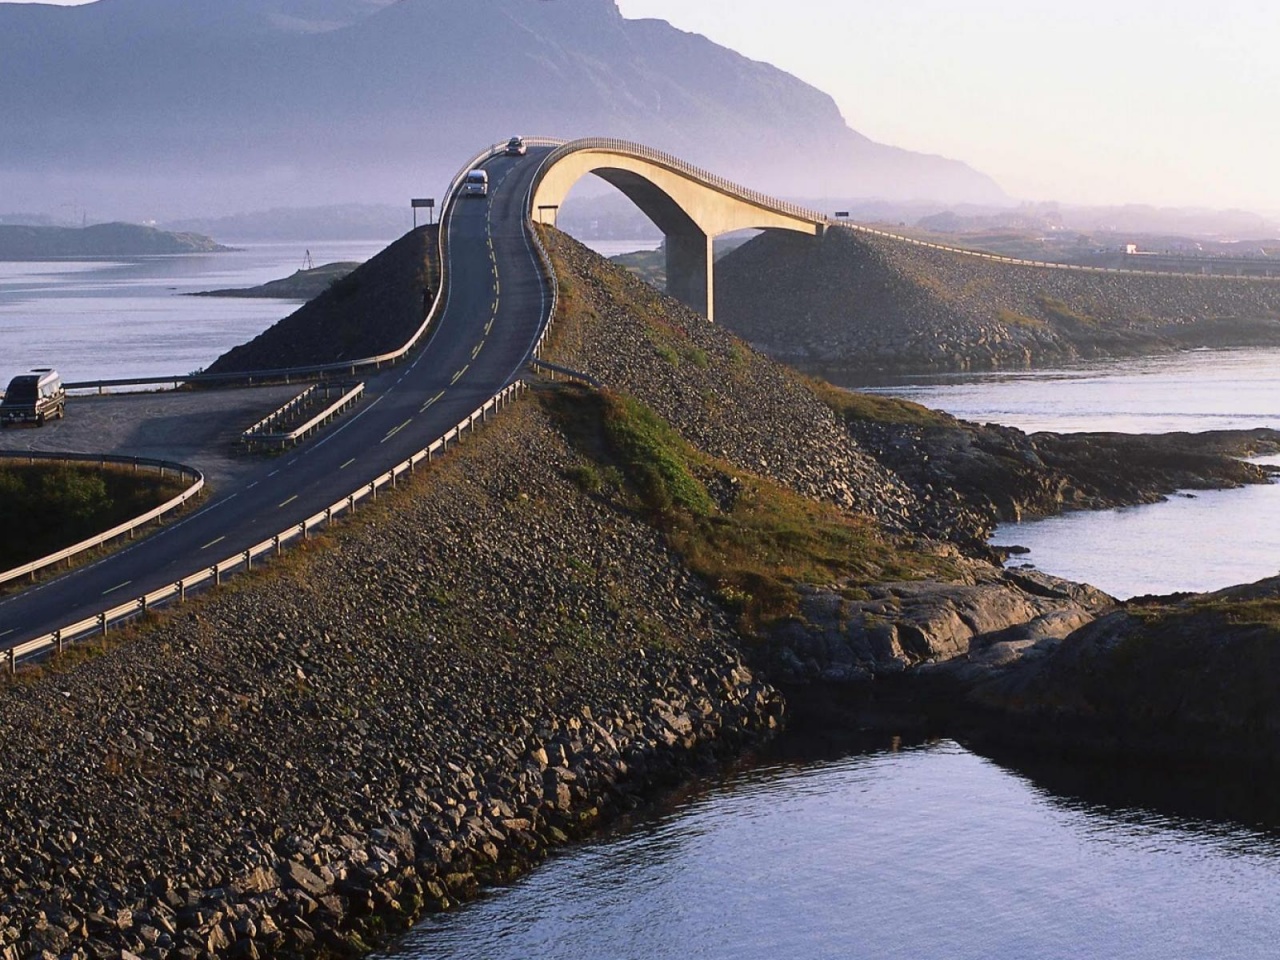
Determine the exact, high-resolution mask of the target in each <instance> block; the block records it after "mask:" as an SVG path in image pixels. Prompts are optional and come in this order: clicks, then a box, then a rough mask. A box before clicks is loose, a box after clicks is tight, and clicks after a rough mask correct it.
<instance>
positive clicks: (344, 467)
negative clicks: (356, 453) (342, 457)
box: [338, 457, 356, 470]
mask: <svg viewBox="0 0 1280 960" xmlns="http://www.w3.org/2000/svg"><path fill="white" fill-rule="evenodd" d="M355 462H356V458H355V457H352V458H351V459H350V460H348V461H347V462H346V463H344V464H343V465H342V466H340V467H339V468H338V469H339V470H345V469H347V467H349V466H351V465H352V464H353V463H355Z"/></svg>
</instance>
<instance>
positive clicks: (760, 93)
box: [0, 0, 1004, 217]
mask: <svg viewBox="0 0 1280 960" xmlns="http://www.w3.org/2000/svg"><path fill="white" fill-rule="evenodd" d="M0 90H4V91H5V95H4V96H3V97H0V130H4V132H5V135H4V137H3V138H0V184H2V185H4V187H5V191H4V192H5V193H8V192H10V191H12V192H13V193H14V194H16V195H19V196H21V197H22V198H23V201H24V205H26V206H29V207H32V206H36V205H39V206H43V207H45V208H47V210H52V209H54V208H56V207H57V206H59V205H63V206H65V205H67V203H68V201H74V202H75V203H76V204H79V205H80V206H82V207H86V208H88V209H89V212H90V215H91V216H92V215H95V214H97V215H99V216H101V215H103V214H105V213H110V212H112V211H114V210H117V209H124V210H126V211H127V212H130V213H132V214H134V215H137V216H144V215H145V216H153V215H159V214H160V213H161V212H163V213H164V215H166V216H169V217H177V216H195V215H201V216H205V215H215V214H225V213H231V212H234V211H236V210H242V209H248V208H252V207H265V206H272V205H279V204H286V205H294V204H309V205H315V204H319V203H344V202H366V203H368V202H393V201H394V202H402V201H403V199H407V198H408V197H409V196H410V195H421V194H423V193H426V194H427V195H430V194H431V192H433V191H437V190H439V189H440V188H441V187H442V185H443V184H444V183H445V182H447V179H448V177H449V176H450V175H451V174H452V173H453V172H454V171H455V170H456V168H457V166H458V165H459V164H460V163H461V162H462V161H464V160H465V159H466V157H467V156H469V155H470V154H471V153H473V152H474V151H475V150H476V149H478V148H479V147H480V146H482V145H484V144H486V143H491V142H495V141H497V140H500V139H505V138H506V137H507V136H510V135H511V134H513V133H521V134H525V135H531V136H559V137H566V138H571V137H577V136H586V135H599V136H614V137H623V138H627V139H633V140H638V141H641V142H644V143H647V144H650V145H652V146H655V147H659V148H662V149H665V150H669V151H671V152H673V153H676V154H678V155H679V156H682V157H684V158H686V159H688V160H691V161H693V162H695V163H698V164H700V165H702V166H706V167H710V168H712V169H714V170H715V171H716V172H718V173H721V174H724V175H726V176H729V177H731V178H733V179H736V180H740V181H742V182H744V183H746V184H748V185H750V186H754V187H758V188H761V189H766V190H771V191H775V192H779V193H783V194H785V195H787V196H818V195H827V196H830V195H834V194H847V195H852V196H863V197H885V198H894V199H910V198H924V197H929V198H936V199H939V200H944V201H947V202H966V201H969V202H1000V201H1002V200H1003V199H1004V197H1003V194H1002V193H1001V191H1000V190H999V188H998V187H997V186H996V185H995V184H994V183H993V182H992V181H991V180H990V179H988V178H986V177H985V176H982V175H981V174H978V173H976V172H975V171H973V170H972V169H970V168H969V167H967V166H965V165H963V164H961V163H958V162H955V161H951V160H945V159H943V158H940V157H933V156H926V155H923V154H918V153H912V152H909V151H905V150H900V149H897V148H894V147H889V146H885V145H883V144H878V143H875V142H873V141H871V140H869V139H867V138H866V137H864V136H862V135H861V134H858V133H856V132H855V131H853V130H851V129H849V127H848V126H847V125H846V124H845V122H844V120H843V118H842V117H841V116H840V112H839V110H838V109H837V107H836V105H835V102H834V101H833V100H832V99H831V98H830V97H829V96H827V95H826V94H824V93H822V92H821V91H819V90H816V89H814V88H813V87H811V86H808V85H807V84H805V83H803V82H801V81H800V80H798V79H796V78H795V77H793V76H791V75H789V74H787V73H784V72H783V71H781V70H778V69H776V68H774V67H771V66H769V65H768V64H764V63H759V62H756V61H752V60H749V59H747V58H745V57H743V56H740V55H739V54H737V53H734V52H733V51H731V50H728V49H726V48H724V47H721V46H718V45H716V44H714V43H712V42H711V41H710V40H707V39H706V38H705V37H701V36H698V35H695V34H690V33H685V32H682V31H680V30H677V29H675V28H674V27H672V26H671V25H670V24H668V23H666V22H664V21H659V20H627V19H625V18H624V17H623V16H622V15H621V13H620V12H619V10H618V9H617V6H616V5H615V3H614V0H396V2H388V0H218V2H217V3H210V2H209V0H98V2H96V3H90V4H86V5H83V6H77V7H55V6H48V5H43V4H0ZM104 207H105V208H106V209H103V208H104Z"/></svg>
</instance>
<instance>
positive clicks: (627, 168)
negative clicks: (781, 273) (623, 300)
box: [528, 139, 827, 320]
mask: <svg viewBox="0 0 1280 960" xmlns="http://www.w3.org/2000/svg"><path fill="white" fill-rule="evenodd" d="M587 174H595V175H596V176H597V177H600V178H601V179H602V180H604V181H606V182H607V183H610V184H612V185H613V186H614V187H616V188H617V189H618V190H620V191H621V192H622V193H623V194H625V195H626V196H627V197H628V198H629V199H630V200H631V201H632V203H634V204H635V205H636V206H637V207H639V208H640V210H641V211H642V212H643V213H644V214H645V216H647V217H648V218H649V219H650V220H652V221H653V222H654V224H655V225H656V226H657V227H658V229H659V230H661V231H662V233H663V235H664V236H665V237H666V241H667V292H668V293H670V294H671V295H672V296H673V297H675V298H676V299H678V300H680V301H682V302H683V303H685V304H687V305H688V306H690V307H692V308H693V309H694V310H697V311H698V312H699V313H701V314H703V315H704V316H706V317H707V318H708V319H710V320H714V319H715V316H714V311H715V264H714V258H713V255H712V241H713V240H714V239H715V238H716V237H718V236H721V235H722V234H726V233H732V232H734V231H736V230H748V229H756V230H793V231H797V232H800V233H805V234H808V235H810V236H821V235H822V233H823V231H824V230H825V229H826V225H827V219H826V217H824V216H823V215H822V214H820V213H815V212H813V211H811V210H805V209H803V208H801V207H798V206H794V205H792V204H788V203H783V202H782V201H779V200H775V199H773V198H772V197H768V196H765V195H764V194H761V193H757V192H755V191H753V190H748V189H746V188H745V187H740V186H738V185H737V184H734V183H730V182H729V181H728V180H725V179H723V178H721V177H717V176H715V175H714V174H712V173H708V172H706V171H705V170H699V169H698V168H697V167H694V166H692V165H690V164H687V163H685V162H684V161H683V160H680V159H678V158H676V157H673V156H671V155H670V154H666V153H662V152H661V151H658V150H653V149H651V148H649V147H646V146H643V145H641V144H637V143H628V142H627V141H625V140H604V139H589V140H573V141H570V142H568V143H564V144H561V145H560V146H558V147H557V148H556V149H555V150H553V151H552V152H551V153H550V154H548V155H547V156H546V158H545V159H544V160H543V162H542V166H541V167H540V169H539V171H538V174H537V176H536V177H535V178H534V181H533V186H532V188H531V189H530V191H529V211H528V213H529V216H530V217H531V218H532V219H534V220H537V219H539V214H540V212H541V211H546V210H549V209H557V210H558V209H559V207H560V205H561V204H562V203H563V202H564V199H565V197H566V196H568V194H569V191H570V190H571V189H572V188H573V186H574V184H576V183H577V182H578V181H579V180H581V179H582V178H583V177H584V176H586V175H587Z"/></svg>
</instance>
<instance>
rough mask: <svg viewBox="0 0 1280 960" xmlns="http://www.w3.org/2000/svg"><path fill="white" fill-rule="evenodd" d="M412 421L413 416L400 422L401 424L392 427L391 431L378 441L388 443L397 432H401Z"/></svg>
mask: <svg viewBox="0 0 1280 960" xmlns="http://www.w3.org/2000/svg"><path fill="white" fill-rule="evenodd" d="M411 423H413V418H412V417H410V418H409V419H408V420H406V421H405V422H404V423H402V424H400V426H398V427H395V428H394V429H392V430H391V432H390V433H388V434H387V435H386V436H385V437H383V438H382V439H381V440H379V441H378V442H379V443H386V442H387V441H388V440H390V439H391V438H392V437H394V436H395V435H396V434H397V433H399V432H400V431H401V430H403V429H404V428H405V427H407V426H408V425H409V424H411Z"/></svg>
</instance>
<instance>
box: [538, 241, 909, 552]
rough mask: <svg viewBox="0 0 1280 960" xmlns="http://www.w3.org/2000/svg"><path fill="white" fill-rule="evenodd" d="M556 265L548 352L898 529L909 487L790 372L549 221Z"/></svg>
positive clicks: (698, 433) (794, 484) (716, 443)
mask: <svg viewBox="0 0 1280 960" xmlns="http://www.w3.org/2000/svg"><path fill="white" fill-rule="evenodd" d="M547 238H548V243H549V246H550V248H551V250H552V253H553V255H554V257H555V258H556V260H557V262H558V264H559V267H558V269H559V270H560V273H561V304H560V315H561V317H562V318H572V323H569V324H562V325H561V327H560V328H559V329H557V331H556V332H555V334H554V336H553V340H552V348H553V350H554V354H555V358H556V360H557V362H559V363H563V364H565V365H567V366H569V367H572V368H575V369H578V370H582V371H584V372H586V373H589V374H591V375H592V376H594V377H596V378H597V379H598V380H600V382H601V383H603V384H604V385H605V386H606V387H608V388H609V389H611V390H616V391H619V392H623V393H627V394H630V395H631V396H634V397H636V398H637V399H638V400H640V401H641V402H643V403H644V404H645V405H647V406H648V407H650V408H651V409H653V410H655V411H656V412H657V413H659V414H660V415H661V416H662V417H663V418H664V419H666V420H667V421H668V422H669V423H671V424H672V426H674V427H675V428H676V429H677V430H678V431H679V432H680V434H681V435H682V436H684V437H685V439H687V440H688V441H689V442H690V443H692V444H694V445H695V446H696V447H698V448H699V449H701V450H703V451H704V452H706V453H709V454H711V455H712V456H716V457H721V458H723V459H725V460H728V461H730V462H732V463H734V464H736V465H737V466H739V467H741V468H743V469H745V470H751V471H753V472H755V473H759V474H760V475H762V476H765V477H768V478H770V479H772V480H776V481H777V482H779V483H782V484H785V485H787V486H789V487H791V488H792V489H794V490H796V491H797V492H798V493H801V494H804V495H806V496H811V497H815V498H817V499H822V500H827V501H829V502H832V503H835V504H837V505H839V506H843V507H847V508H849V509H853V510H857V511H859V512H862V513H866V514H868V515H870V516H874V517H876V518H877V519H879V520H881V521H883V522H886V523H888V524H889V525H890V526H891V527H895V528H898V529H905V528H907V527H908V526H910V522H911V521H910V516H911V514H912V513H913V511H914V509H915V507H916V502H915V497H914V496H913V495H912V493H911V491H910V490H909V489H907V487H906V486H905V485H904V484H902V483H901V481H899V480H898V479H897V478H896V477H894V476H893V475H892V474H891V473H890V472H889V471H887V470H886V469H885V468H883V467H882V466H881V465H880V464H878V463H877V462H876V461H875V460H874V459H873V458H871V457H869V456H868V455H867V454H866V453H865V452H864V451H863V450H861V449H859V447H858V445H857V443H856V442H855V441H854V440H852V439H851V438H850V436H849V434H848V433H847V431H845V429H844V428H843V427H842V426H841V424H840V423H839V421H838V420H837V418H836V416H835V414H834V413H833V412H832V411H831V409H830V408H829V407H828V406H827V405H826V404H824V403H823V402H822V401H821V400H819V399H818V398H817V397H816V396H815V395H814V393H813V391H812V390H811V389H810V388H809V387H808V385H807V384H805V383H804V382H803V380H802V379H801V378H799V377H798V376H797V375H796V374H795V373H793V372H792V371H790V370H787V369H786V368H785V367H783V366H781V365H780V364H778V363H775V362H773V361H771V360H769V359H768V358H766V357H762V356H760V355H759V354H757V353H756V352H755V351H753V350H750V349H748V348H747V347H746V346H745V345H744V344H743V343H741V342H740V341H739V340H738V339H737V338H736V337H734V336H732V335H730V334H729V333H728V332H727V331H726V330H725V329H723V328H722V327H718V326H716V325H714V324H710V323H707V321H706V319H705V318H704V317H701V316H699V315H697V314H696V313H694V312H693V311H691V310H689V309H688V308H687V307H685V306H683V305H682V304H680V303H678V302H676V301H674V300H671V299H669V298H667V297H664V296H662V295H661V294H659V293H657V292H656V291H655V290H654V289H653V288H652V287H650V286H648V285H647V284H645V283H643V282H642V281H640V280H637V279H636V278H635V277H633V276H631V275H630V274H629V273H627V272H626V271H625V270H621V269H619V268H617V267H615V266H613V265H611V264H610V263H608V262H607V261H605V260H603V259H601V258H600V257H598V256H597V255H596V254H594V253H592V252H591V251H590V250H588V249H587V248H586V247H584V246H582V245H581V244H579V243H577V242H576V241H575V240H573V239H572V238H571V237H568V236H566V235H565V234H562V233H559V232H556V231H548V233H547Z"/></svg>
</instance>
